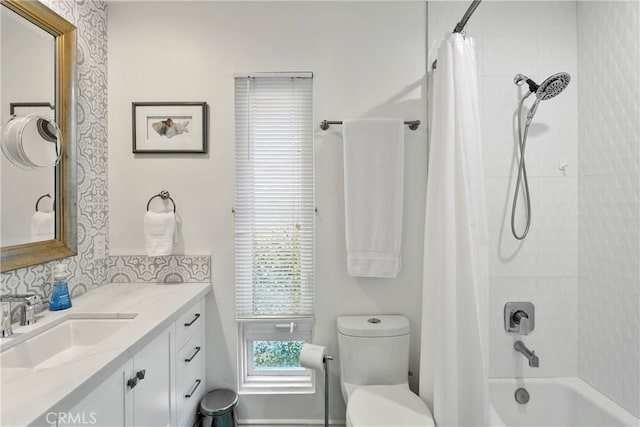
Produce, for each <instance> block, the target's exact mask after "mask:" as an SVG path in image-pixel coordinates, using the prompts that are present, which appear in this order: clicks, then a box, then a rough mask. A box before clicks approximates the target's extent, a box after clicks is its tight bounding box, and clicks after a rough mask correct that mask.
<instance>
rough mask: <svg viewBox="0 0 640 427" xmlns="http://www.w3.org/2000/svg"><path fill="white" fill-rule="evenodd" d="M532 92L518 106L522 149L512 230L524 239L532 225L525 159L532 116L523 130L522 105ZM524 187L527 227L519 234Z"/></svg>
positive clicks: (519, 237) (520, 145) (519, 135)
mask: <svg viewBox="0 0 640 427" xmlns="http://www.w3.org/2000/svg"><path fill="white" fill-rule="evenodd" d="M531 94H532V92H529V93H527V94H526V95H525V96H524V97H523V98H522V99H521V100H520V105H519V107H518V147H519V149H520V162H519V165H518V179H517V180H516V189H515V192H514V194H513V205H512V206H511V232H512V233H513V237H515V238H516V239H518V240H522V239H524V238H525V237H526V236H527V234H528V233H529V227H530V226H531V196H530V195H529V180H528V179H527V166H526V164H525V161H524V153H525V149H526V147H527V134H528V133H529V125H530V124H531V118H532V117H529V116H528V117H527V123H526V124H525V127H524V133H523V132H522V107H523V105H524V101H525V100H526V99H527V98H528V97H529V96H530V95H531ZM521 186H522V187H523V188H524V194H523V197H524V204H525V206H526V209H527V210H526V222H525V228H524V231H523V232H522V234H518V232H517V231H516V207H517V204H518V195H519V194H520V187H521Z"/></svg>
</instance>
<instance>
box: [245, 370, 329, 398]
mask: <svg viewBox="0 0 640 427" xmlns="http://www.w3.org/2000/svg"><path fill="white" fill-rule="evenodd" d="M315 392H316V384H315V375H314V373H312V374H311V376H310V377H297V378H292V379H291V380H288V379H287V378H282V377H278V378H273V377H271V379H269V378H268V377H262V378H257V379H252V380H246V381H245V382H244V383H243V384H240V386H239V387H238V394H313V393H315Z"/></svg>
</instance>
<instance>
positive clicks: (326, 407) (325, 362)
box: [322, 354, 333, 427]
mask: <svg viewBox="0 0 640 427" xmlns="http://www.w3.org/2000/svg"><path fill="white" fill-rule="evenodd" d="M330 360H333V356H329V355H328V354H325V355H324V357H323V358H322V365H323V371H324V427H329V361H330Z"/></svg>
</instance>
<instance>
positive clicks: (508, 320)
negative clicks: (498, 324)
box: [504, 302, 535, 335]
mask: <svg viewBox="0 0 640 427" xmlns="http://www.w3.org/2000/svg"><path fill="white" fill-rule="evenodd" d="M534 327H535V307H534V305H533V304H532V303H530V302H508V303H506V304H505V306H504V329H505V331H507V332H509V333H512V334H518V335H528V334H529V333H530V332H531V331H533V328H534Z"/></svg>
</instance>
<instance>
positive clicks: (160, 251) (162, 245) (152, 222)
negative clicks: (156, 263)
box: [144, 211, 176, 256]
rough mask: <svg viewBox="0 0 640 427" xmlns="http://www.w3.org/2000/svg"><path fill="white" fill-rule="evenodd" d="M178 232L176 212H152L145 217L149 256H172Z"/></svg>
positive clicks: (145, 234) (146, 243) (145, 233)
mask: <svg viewBox="0 0 640 427" xmlns="http://www.w3.org/2000/svg"><path fill="white" fill-rule="evenodd" d="M175 231H176V214H175V213H174V212H150V211H147V213H146V214H145V215H144V237H145V247H146V249H147V255H148V256H163V255H171V252H172V251H173V239H174V235H175Z"/></svg>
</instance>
